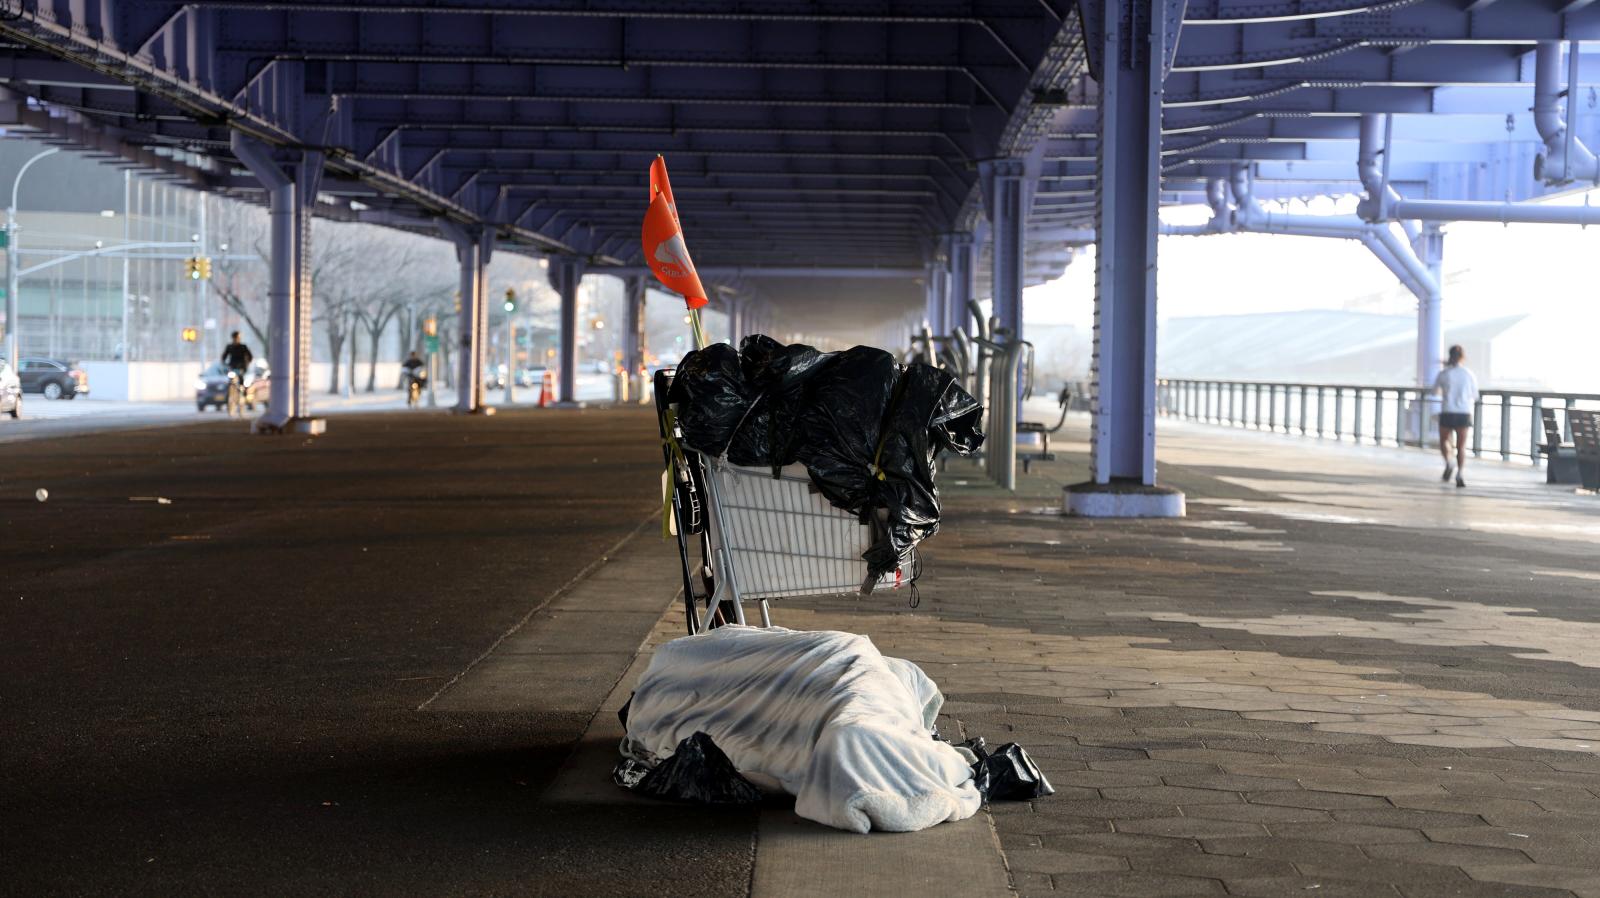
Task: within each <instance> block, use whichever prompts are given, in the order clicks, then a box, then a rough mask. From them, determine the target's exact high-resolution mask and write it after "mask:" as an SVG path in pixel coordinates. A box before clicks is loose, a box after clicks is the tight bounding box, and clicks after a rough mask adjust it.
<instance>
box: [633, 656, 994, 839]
mask: <svg viewBox="0 0 1600 898" xmlns="http://www.w3.org/2000/svg"><path fill="white" fill-rule="evenodd" d="M943 703H944V697H943V696H942V695H940V694H939V690H938V687H936V686H935V685H934V684H933V681H932V680H930V679H929V678H928V676H927V674H924V673H923V672H922V669H921V668H919V667H917V666H916V665H915V664H912V663H911V662H909V661H904V660H901V659H899V658H886V657H884V656H883V655H882V654H881V653H880V652H879V651H878V649H877V647H876V646H874V645H873V644H872V640H870V639H868V638H867V637H865V636H858V635H855V634H852V633H838V632H831V631H825V630H824V631H798V630H786V629H783V628H781V627H770V628H759V627H739V626H727V627H719V628H717V629H715V630H711V631H709V632H706V633H701V634H699V635H696V636H685V637H683V638H681V639H675V640H673V641H671V642H669V643H667V644H666V645H663V646H661V647H660V648H659V649H657V650H656V653H655V657H654V658H653V659H651V662H650V667H649V669H648V670H646V671H645V673H644V676H642V677H641V678H640V679H639V683H638V685H637V686H636V687H635V689H634V695H633V702H632V704H631V705H630V706H629V708H628V723H627V726H628V734H627V736H626V737H625V738H624V739H623V741H622V753H623V755H624V756H626V757H629V758H633V759H635V760H638V761H641V762H644V763H646V764H653V763H657V762H659V761H661V760H664V759H665V758H667V757H669V756H670V755H671V754H672V752H673V749H674V748H675V747H676V746H677V745H678V743H679V742H680V741H681V740H683V739H684V738H686V737H689V736H692V735H694V733H695V732H697V731H699V732H704V733H706V734H708V735H710V736H711V738H712V739H713V740H714V741H715V742H716V744H717V746H718V747H719V748H721V749H722V751H724V752H725V753H726V754H727V755H728V757H729V759H731V760H732V761H733V764H734V766H735V767H737V768H738V769H739V772H740V773H742V774H744V775H746V776H748V777H750V778H751V779H753V780H755V781H758V782H759V781H762V780H767V781H769V782H770V781H774V780H775V781H776V782H778V783H779V784H781V785H782V786H783V788H784V790H786V791H787V792H789V793H790V794H792V795H794V796H795V812H796V813H798V814H799V815H800V816H802V817H806V818H809V819H811V820H815V821H817V822H818V823H823V824H826V825H828V826H832V827H836V828H838V829H845V830H851V831H853V832H859V833H864V832H867V831H869V830H872V829H878V830H887V831H891V832H910V831H912V830H919V829H926V828H927V827H930V826H933V825H934V824H936V823H942V822H944V821H946V820H963V819H966V818H967V817H971V816H972V815H973V814H975V813H977V811H978V807H979V805H980V804H981V802H982V799H981V798H980V796H979V794H978V790H977V789H976V788H975V787H974V785H973V782H972V768H971V767H970V766H969V764H968V761H967V760H966V759H965V758H963V757H962V755H961V754H960V753H959V752H957V751H956V750H955V749H954V748H952V747H951V746H950V745H948V744H946V743H944V742H940V741H938V740H936V739H934V738H933V722H934V718H935V717H936V716H937V715H938V713H939V706H940V705H941V704H943Z"/></svg>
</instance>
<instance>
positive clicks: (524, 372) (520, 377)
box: [517, 365, 545, 387]
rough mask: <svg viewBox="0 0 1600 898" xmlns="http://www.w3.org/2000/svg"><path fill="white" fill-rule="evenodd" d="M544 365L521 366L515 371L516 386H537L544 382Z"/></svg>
mask: <svg viewBox="0 0 1600 898" xmlns="http://www.w3.org/2000/svg"><path fill="white" fill-rule="evenodd" d="M544 372H545V368H544V366H542V365H541V366H539V367H537V368H521V369H519V370H518V371H517V386H519V387H537V386H539V385H541V384H543V383H544Z"/></svg>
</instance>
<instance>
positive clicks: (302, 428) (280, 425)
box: [250, 418, 328, 436]
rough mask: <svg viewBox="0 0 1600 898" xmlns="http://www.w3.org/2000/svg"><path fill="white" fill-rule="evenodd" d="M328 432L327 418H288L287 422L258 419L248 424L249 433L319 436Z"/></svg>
mask: <svg viewBox="0 0 1600 898" xmlns="http://www.w3.org/2000/svg"><path fill="white" fill-rule="evenodd" d="M327 431H328V419H327V418H290V419H288V420H287V421H268V420H267V419H266V418H258V419H256V420H255V421H252V422H250V432H251V433H303V434H306V435H307V436H320V435H322V434H324V433H327Z"/></svg>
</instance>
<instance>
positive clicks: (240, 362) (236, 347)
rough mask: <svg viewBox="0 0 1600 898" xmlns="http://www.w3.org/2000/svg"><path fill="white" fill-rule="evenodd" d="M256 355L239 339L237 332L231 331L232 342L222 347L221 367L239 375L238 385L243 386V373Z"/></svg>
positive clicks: (248, 368)
mask: <svg viewBox="0 0 1600 898" xmlns="http://www.w3.org/2000/svg"><path fill="white" fill-rule="evenodd" d="M255 359H256V357H255V355H254V354H253V353H251V352H250V347H248V346H246V345H244V343H243V342H241V341H240V340H239V332H238V331H234V332H233V342H232V343H229V344H228V345H227V346H225V347H223V350H222V367H224V368H227V369H228V370H229V371H231V372H233V373H234V374H237V375H238V376H239V385H240V386H244V377H245V374H246V373H247V372H248V371H249V370H250V363H251V362H253V361H255Z"/></svg>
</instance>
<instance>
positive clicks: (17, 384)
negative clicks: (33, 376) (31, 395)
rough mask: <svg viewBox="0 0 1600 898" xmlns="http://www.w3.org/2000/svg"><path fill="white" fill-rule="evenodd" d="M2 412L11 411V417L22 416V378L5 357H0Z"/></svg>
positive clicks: (0, 399) (0, 403)
mask: <svg viewBox="0 0 1600 898" xmlns="http://www.w3.org/2000/svg"><path fill="white" fill-rule="evenodd" d="M0 412H10V413H11V417H13V418H20V417H22V378H20V377H18V376H17V372H15V371H13V370H11V365H10V363H8V362H7V361H6V360H5V359H0Z"/></svg>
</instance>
